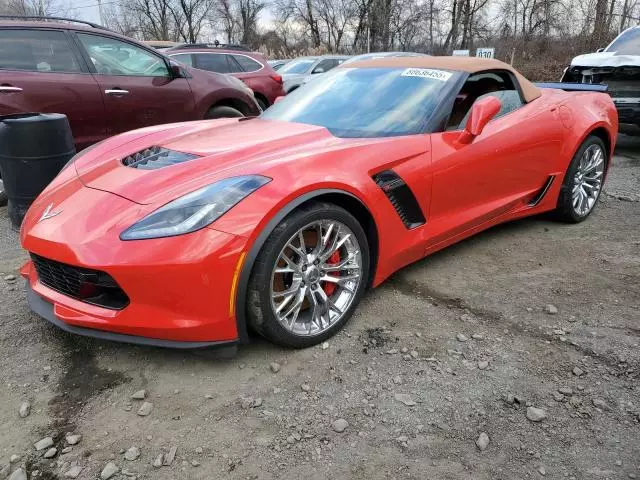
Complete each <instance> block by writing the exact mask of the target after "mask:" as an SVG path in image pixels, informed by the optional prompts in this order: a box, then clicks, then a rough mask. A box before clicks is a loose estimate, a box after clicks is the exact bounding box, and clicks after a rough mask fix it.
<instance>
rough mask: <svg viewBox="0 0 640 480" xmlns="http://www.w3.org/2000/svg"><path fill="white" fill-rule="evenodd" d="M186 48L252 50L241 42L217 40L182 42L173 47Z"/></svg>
mask: <svg viewBox="0 0 640 480" xmlns="http://www.w3.org/2000/svg"><path fill="white" fill-rule="evenodd" d="M185 48H220V49H226V50H238V51H242V52H250V51H251V49H250V48H249V47H247V46H246V45H241V44H239V43H220V42H218V41H217V40H216V41H215V42H212V43H182V44H180V45H176V46H175V47H172V48H171V50H173V49H176V50H177V49H185Z"/></svg>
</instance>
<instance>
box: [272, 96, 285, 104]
mask: <svg viewBox="0 0 640 480" xmlns="http://www.w3.org/2000/svg"><path fill="white" fill-rule="evenodd" d="M282 100H284V95H280V96H279V97H276V99H275V100H274V101H273V103H274V105H275V104H276V103H278V102H281V101H282Z"/></svg>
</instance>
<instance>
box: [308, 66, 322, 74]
mask: <svg viewBox="0 0 640 480" xmlns="http://www.w3.org/2000/svg"><path fill="white" fill-rule="evenodd" d="M316 73H324V68H322V67H316V68H314V69H313V72H311V74H312V75H315V74H316Z"/></svg>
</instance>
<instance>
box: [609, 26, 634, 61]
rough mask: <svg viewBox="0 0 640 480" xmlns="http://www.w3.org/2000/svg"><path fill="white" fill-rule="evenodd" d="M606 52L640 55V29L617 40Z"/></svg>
mask: <svg viewBox="0 0 640 480" xmlns="http://www.w3.org/2000/svg"><path fill="white" fill-rule="evenodd" d="M605 52H616V53H619V54H622V55H640V28H632V29H630V30H627V31H626V32H622V34H621V35H620V36H619V37H618V38H616V39H615V40H614V41H613V42H611V44H610V45H609V46H608V47H607V48H606V50H605Z"/></svg>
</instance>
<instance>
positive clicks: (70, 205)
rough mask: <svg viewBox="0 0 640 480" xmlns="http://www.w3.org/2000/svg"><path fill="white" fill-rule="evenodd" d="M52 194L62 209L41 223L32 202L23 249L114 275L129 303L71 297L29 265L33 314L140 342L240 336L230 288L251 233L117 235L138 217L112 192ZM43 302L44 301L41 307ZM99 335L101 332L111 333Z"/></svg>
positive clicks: (204, 342)
mask: <svg viewBox="0 0 640 480" xmlns="http://www.w3.org/2000/svg"><path fill="white" fill-rule="evenodd" d="M74 189H75V193H74V195H73V196H72V197H69V198H67V199H62V198H50V199H46V200H44V204H45V205H46V204H47V202H49V201H53V202H54V203H55V205H56V208H57V209H59V210H60V211H61V213H60V214H59V215H57V216H55V217H53V218H50V219H46V220H44V221H38V218H39V217H38V214H39V213H40V211H41V210H42V209H43V208H44V207H43V205H42V203H43V202H42V201H41V199H38V201H36V203H34V206H33V207H32V209H31V210H30V212H29V214H28V215H27V217H26V219H25V223H24V224H23V231H22V236H21V237H22V238H21V239H22V246H23V248H24V249H25V250H27V251H29V252H31V253H33V254H36V255H39V256H40V257H44V258H47V259H50V260H54V261H56V262H60V263H63V264H66V265H71V266H75V267H83V268H87V269H92V270H98V271H102V272H105V273H107V274H108V275H110V276H111V277H112V278H113V279H114V280H115V281H116V282H117V284H118V285H119V287H120V288H121V289H122V290H123V291H124V292H125V293H126V295H127V296H128V298H129V303H128V305H126V306H125V307H124V308H122V309H120V310H116V309H112V308H106V307H104V306H100V305H95V304H90V303H87V302H84V301H82V300H80V299H76V298H72V297H70V296H68V295H65V294H64V293H61V292H60V291H57V290H54V289H53V288H50V287H48V286H47V285H45V283H48V282H46V281H45V283H43V282H41V281H40V279H39V277H38V273H37V271H36V269H35V268H34V266H33V263H32V262H31V261H30V262H28V263H27V264H26V265H25V266H24V267H23V269H22V271H21V274H22V276H23V277H25V278H26V279H27V294H28V296H29V297H30V302H29V303H30V305H31V307H32V309H33V310H34V311H36V313H38V314H40V315H41V316H43V317H45V318H46V319H47V320H49V321H51V322H52V323H55V324H56V325H58V326H60V327H62V328H64V329H65V330H68V331H71V332H74V333H79V334H81V335H89V336H94V337H99V338H106V337H109V339H112V340H117V341H125V342H132V343H142V344H146V345H160V346H173V347H178V345H179V344H182V343H185V342H186V343H185V345H184V347H182V348H201V347H202V346H211V345H215V344H218V343H219V342H234V341H236V340H237V339H238V337H239V334H238V328H237V324H236V317H235V284H236V282H237V277H238V273H237V272H238V271H239V264H240V263H241V261H242V258H243V253H242V252H243V251H244V248H245V246H246V242H247V239H246V238H244V237H240V236H236V235H231V234H228V233H224V232H220V231H218V230H215V229H213V228H203V229H201V230H199V231H197V232H192V233H189V234H186V235H180V236H176V237H167V238H160V239H149V240H135V241H126V242H125V241H122V240H120V238H119V234H120V232H122V231H123V230H124V228H126V226H128V225H130V224H131V223H132V222H133V218H135V217H138V218H139V216H140V215H141V212H138V209H139V208H140V206H136V205H135V204H132V203H131V202H129V201H128V200H125V199H123V198H121V197H118V196H116V195H113V194H110V193H106V192H102V191H98V190H94V189H90V188H86V187H78V186H75V187H74ZM46 305H49V307H45V306H46ZM107 333H108V335H106V336H105V334H107Z"/></svg>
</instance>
